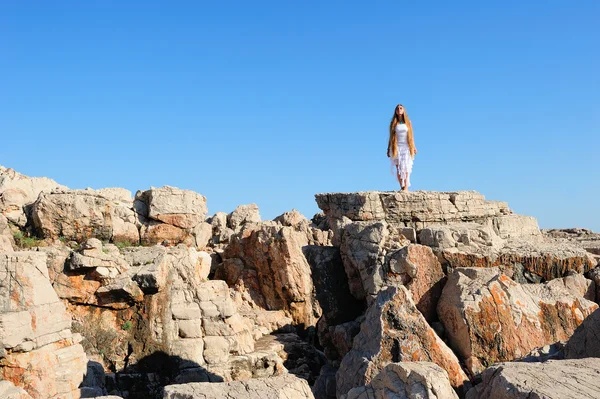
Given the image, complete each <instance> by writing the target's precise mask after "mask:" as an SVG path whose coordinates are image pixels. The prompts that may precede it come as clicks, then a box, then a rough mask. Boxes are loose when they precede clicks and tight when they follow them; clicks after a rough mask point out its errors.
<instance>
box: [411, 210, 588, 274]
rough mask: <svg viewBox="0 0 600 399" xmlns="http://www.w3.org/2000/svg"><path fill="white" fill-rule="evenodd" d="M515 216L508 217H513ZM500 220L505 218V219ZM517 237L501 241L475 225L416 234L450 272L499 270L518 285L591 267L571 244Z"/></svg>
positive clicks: (537, 237) (535, 236)
mask: <svg viewBox="0 0 600 399" xmlns="http://www.w3.org/2000/svg"><path fill="white" fill-rule="evenodd" d="M513 216H516V215H511V216H510V217H513ZM503 218H508V216H505V217H503ZM521 234H524V235H523V236H522V237H521V238H518V239H515V238H514V237H515V235H516V234H512V235H506V234H505V236H507V237H510V239H508V240H504V239H502V238H501V237H500V236H498V235H497V234H496V232H495V231H494V230H493V228H492V227H490V226H488V225H480V224H476V223H460V224H452V225H446V226H432V227H427V228H424V229H422V230H421V231H420V232H419V242H421V243H422V244H424V245H427V246H430V247H432V248H433V249H434V251H435V252H436V254H438V256H439V257H440V259H441V260H442V262H443V263H444V264H445V265H447V266H449V267H452V268H458V267H493V266H500V267H502V268H503V270H504V272H505V273H507V274H508V275H510V276H512V277H513V278H514V279H515V280H517V281H520V282H540V281H542V280H551V279H553V278H557V277H564V276H566V275H567V274H568V273H570V272H577V273H584V272H586V271H588V270H590V268H592V267H593V265H594V262H593V259H592V257H591V255H590V254H588V253H586V252H585V250H583V249H582V248H579V247H577V246H575V245H573V244H569V243H564V242H558V241H556V240H554V241H552V240H550V239H544V238H543V237H541V236H540V235H529V238H528V240H527V241H524V240H523V237H524V236H526V235H525V233H521Z"/></svg>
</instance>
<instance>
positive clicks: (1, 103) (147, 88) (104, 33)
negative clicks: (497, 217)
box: [0, 0, 600, 231]
mask: <svg viewBox="0 0 600 399" xmlns="http://www.w3.org/2000/svg"><path fill="white" fill-rule="evenodd" d="M369 3H370V4H369ZM599 20H600V2H598V1H597V0H578V1H573V2H565V1H554V0H548V1H514V0H510V1H458V2H447V1H432V2H402V1H376V2H366V1H363V2H357V1H343V2H342V1H302V2H287V1H281V0H279V1H268V2H267V1H252V2H248V1H220V2H217V1H211V2H208V1H177V2H164V1H161V2H158V1H127V2H123V1H84V2H82V1H53V2H47V1H37V2H35V1H31V2H23V1H17V0H5V1H2V2H1V3H0V51H1V54H2V56H1V57H0V93H1V94H0V164H2V165H4V166H8V167H12V168H15V169H17V170H18V171H19V172H22V173H25V174H27V175H31V176H49V177H52V178H54V179H55V180H57V181H58V182H60V183H62V184H65V185H67V186H69V187H72V188H85V187H92V188H101V187H125V188H127V189H129V190H131V191H133V192H135V191H136V190H138V189H147V188H149V187H150V186H162V185H165V184H168V185H172V186H177V187H180V188H185V189H191V190H194V191H197V192H200V193H202V194H204V195H206V197H207V199H208V207H209V213H211V214H212V213H214V212H216V211H225V212H230V211H232V210H233V209H234V208H235V207H236V206H237V205H240V204H247V203H251V202H254V203H256V204H258V206H259V208H260V210H261V214H262V216H263V218H265V219H270V218H273V217H275V216H277V215H278V214H280V213H282V212H284V211H286V210H291V209H292V208H296V209H298V210H299V211H300V212H302V213H303V214H305V215H306V216H307V217H309V218H310V217H312V215H313V214H314V213H316V212H318V208H317V206H316V203H315V201H314V194H315V193H320V192H334V191H345V192H348V191H364V190H394V189H397V183H396V181H395V180H394V178H393V177H392V176H391V175H390V172H389V164H388V160H387V158H386V156H385V151H386V146H387V135H388V133H387V126H388V123H389V119H390V117H391V115H392V112H393V109H394V106H395V105H396V104H397V103H402V104H404V105H405V106H406V109H407V111H408V114H409V115H410V117H411V119H412V121H413V127H414V132H415V141H416V145H417V148H418V150H419V153H418V155H417V157H416V159H415V164H414V173H413V175H412V183H413V186H412V189H414V190H436V191H452V190H477V191H479V192H481V193H483V194H484V195H485V196H486V197H487V198H488V199H495V200H503V201H507V202H508V203H509V206H510V207H511V208H512V209H513V210H514V211H515V212H517V213H521V214H526V215H532V216H535V217H537V218H538V221H539V223H540V226H541V227H543V228H550V227H587V228H592V229H594V230H596V231H600V209H599V206H598V205H599V199H600V183H599V180H598V177H599V172H600V163H599V153H600V139H599V134H600V111H599V107H600V78H599V73H600V24H599V23H598V21H599Z"/></svg>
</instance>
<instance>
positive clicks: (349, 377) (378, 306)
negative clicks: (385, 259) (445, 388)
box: [336, 286, 468, 396]
mask: <svg viewBox="0 0 600 399" xmlns="http://www.w3.org/2000/svg"><path fill="white" fill-rule="evenodd" d="M411 361H413V362H414V361H426V362H432V363H435V364H437V365H438V366H440V367H441V368H442V369H444V370H446V372H447V373H448V377H449V379H450V383H451V385H452V386H453V387H455V388H461V387H462V386H463V385H464V383H465V382H467V381H468V377H467V375H466V374H465V372H464V371H463V370H462V368H461V366H460V364H459V361H458V359H457V358H456V356H455V355H454V353H452V351H451V350H450V348H448V347H447V346H446V344H445V343H444V341H442V340H441V339H440V337H438V336H437V335H436V333H435V332H434V331H433V330H432V329H431V327H429V324H427V321H426V320H425V318H424V317H423V315H422V314H421V312H419V310H418V309H417V308H416V306H415V304H414V302H413V301H412V298H411V294H410V292H409V291H408V290H407V289H406V288H405V287H402V286H400V287H389V288H387V289H386V290H384V291H381V292H380V293H379V295H378V296H377V298H376V300H375V301H374V302H373V303H372V304H371V306H370V307H369V309H368V310H367V313H366V316H365V321H364V322H363V323H362V325H361V331H360V333H359V334H358V335H357V336H356V337H355V338H354V344H353V347H352V350H351V351H350V352H349V353H348V354H347V355H346V356H345V357H344V359H343V360H342V363H341V365H340V369H339V371H338V373H337V377H336V381H337V394H338V396H340V395H343V394H345V393H347V392H348V391H349V390H350V389H352V388H354V387H358V386H362V385H366V384H369V383H370V381H371V379H372V378H373V377H375V376H376V375H377V374H378V373H379V372H380V371H381V370H383V368H384V367H385V366H387V365H388V364H390V363H396V362H411Z"/></svg>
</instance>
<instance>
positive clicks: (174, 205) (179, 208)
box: [135, 186, 207, 229]
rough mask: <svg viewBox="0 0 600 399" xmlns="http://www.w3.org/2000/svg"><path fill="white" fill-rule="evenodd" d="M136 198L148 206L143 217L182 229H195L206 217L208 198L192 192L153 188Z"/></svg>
mask: <svg viewBox="0 0 600 399" xmlns="http://www.w3.org/2000/svg"><path fill="white" fill-rule="evenodd" d="M135 198H136V200H138V201H141V202H143V203H144V204H145V205H146V209H147V213H142V215H143V216H147V217H149V218H151V219H154V220H158V221H161V222H163V223H166V224H168V225H172V226H176V227H179V228H181V229H191V228H194V227H195V226H196V225H197V224H198V223H200V222H202V221H204V218H205V217H206V211H207V208H206V197H204V196H203V195H200V194H198V193H196V192H193V191H190V190H181V189H179V188H176V187H170V186H164V187H160V188H156V187H151V188H150V190H147V191H138V192H137V193H136V195H135ZM141 208H142V209H143V207H141Z"/></svg>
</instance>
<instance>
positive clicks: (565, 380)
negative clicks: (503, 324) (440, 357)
mask: <svg viewBox="0 0 600 399" xmlns="http://www.w3.org/2000/svg"><path fill="white" fill-rule="evenodd" d="M598 374H600V362H598V359H594V358H589V359H579V360H549V361H547V362H544V363H521V362H514V363H500V364H496V365H494V366H492V367H490V368H488V369H486V370H485V371H484V372H483V375H482V376H483V382H482V383H481V384H479V385H477V386H476V387H475V388H473V389H471V390H470V391H469V392H468V393H467V399H483V398H486V399H528V398H556V399H561V398H565V399H567V398H569V399H570V398H573V399H588V398H597V397H600V379H598Z"/></svg>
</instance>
